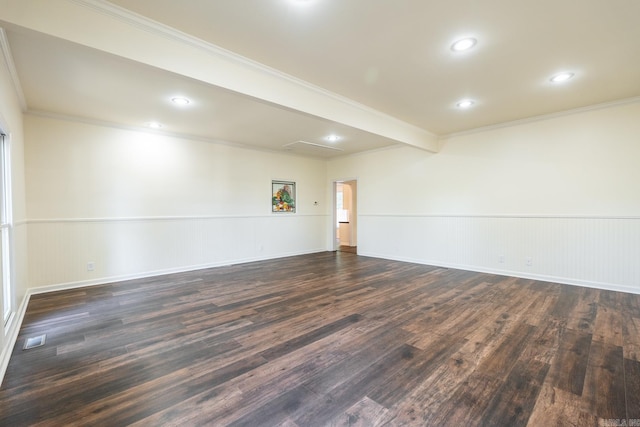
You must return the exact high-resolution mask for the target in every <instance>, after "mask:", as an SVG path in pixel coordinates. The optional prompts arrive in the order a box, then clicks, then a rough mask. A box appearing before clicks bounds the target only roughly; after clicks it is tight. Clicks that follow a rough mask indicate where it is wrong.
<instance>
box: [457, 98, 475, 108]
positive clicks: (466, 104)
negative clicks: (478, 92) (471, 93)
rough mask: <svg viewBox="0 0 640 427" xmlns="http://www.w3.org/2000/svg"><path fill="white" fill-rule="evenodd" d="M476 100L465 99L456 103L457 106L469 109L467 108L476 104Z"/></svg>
mask: <svg viewBox="0 0 640 427" xmlns="http://www.w3.org/2000/svg"><path fill="white" fill-rule="evenodd" d="M475 103H476V102H475V101H474V100H472V99H463V100H461V101H458V102H457V103H456V107H458V108H461V109H463V110H465V109H467V108H471V107H473V106H474V105H475Z"/></svg>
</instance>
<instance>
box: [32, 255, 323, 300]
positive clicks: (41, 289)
mask: <svg viewBox="0 0 640 427" xmlns="http://www.w3.org/2000/svg"><path fill="white" fill-rule="evenodd" d="M326 251H327V250H326V248H316V249H312V250H310V251H299V252H288V253H283V254H278V255H274V256H266V257H251V258H243V259H235V260H227V261H220V262H215V263H209V264H199V265H190V266H186V267H177V268H167V269H162V270H154V271H145V272H142V273H135V274H125V275H120V276H107V277H101V278H99V279H93V280H80V281H77V282H68V283H59V284H56V285H49V286H38V287H35V288H30V289H29V292H30V294H31V295H37V294H44V293H48V292H56V291H63V290H68V289H77V288H84V287H86V286H99V285H105V284H109V283H115V282H123V281H126V280H135V279H144V278H147V277H157V276H164V275H167V274H174V273H185V272H189V271H198V270H206V269H209V268H217V267H226V266H231V265H237V264H246V263H250V262H257V261H267V260H271V259H278V258H285V257H291V256H298V255H308V254H314V253H319V252H326Z"/></svg>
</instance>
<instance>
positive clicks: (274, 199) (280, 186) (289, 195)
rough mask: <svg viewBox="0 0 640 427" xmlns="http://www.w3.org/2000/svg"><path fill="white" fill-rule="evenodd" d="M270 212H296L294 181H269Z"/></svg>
mask: <svg viewBox="0 0 640 427" xmlns="http://www.w3.org/2000/svg"><path fill="white" fill-rule="evenodd" d="M271 212H288V213H295V212H296V183H295V182H293V181H271Z"/></svg>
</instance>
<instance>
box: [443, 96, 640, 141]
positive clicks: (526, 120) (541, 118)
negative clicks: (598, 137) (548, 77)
mask: <svg viewBox="0 0 640 427" xmlns="http://www.w3.org/2000/svg"><path fill="white" fill-rule="evenodd" d="M636 103H640V96H634V97H631V98H623V99H617V100H615V101H608V102H601V103H598V104H593V105H587V106H584V107H579V108H573V109H571V110H564V111H558V112H555V113H549V114H541V115H539V116H532V117H526V118H524V119H518V120H512V121H509V122H503V123H497V124H494V125H489V126H481V127H477V128H473V129H469V130H463V131H460V132H454V133H450V134H447V135H442V136H440V142H441V143H442V142H445V141H446V140H447V139H450V138H455V137H458V136H466V135H473V134H476V133H481V132H488V131H492V130H496V129H502V128H508V127H513V126H520V125H524V124H528V123H535V122H541V121H545V120H551V119H556V118H559V117H565V116H571V115H574V114H581V113H586V112H589V111H596V110H603V109H606V108H613V107H620V106H623V105H629V104H636Z"/></svg>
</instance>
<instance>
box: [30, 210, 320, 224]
mask: <svg viewBox="0 0 640 427" xmlns="http://www.w3.org/2000/svg"><path fill="white" fill-rule="evenodd" d="M294 216H296V217H327V216H329V215H328V214H301V213H296V214H295V215H294ZM291 217H292V216H291V215H273V214H272V213H271V212H270V213H268V214H264V215H194V216H139V217H121V218H107V217H104V218H36V219H27V220H25V221H23V222H22V223H23V224H60V223H74V222H77V223H87V222H145V221H201V220H216V219H257V218H268V219H271V218H291Z"/></svg>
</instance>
